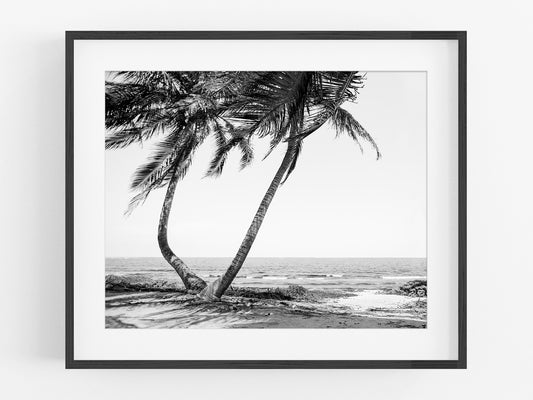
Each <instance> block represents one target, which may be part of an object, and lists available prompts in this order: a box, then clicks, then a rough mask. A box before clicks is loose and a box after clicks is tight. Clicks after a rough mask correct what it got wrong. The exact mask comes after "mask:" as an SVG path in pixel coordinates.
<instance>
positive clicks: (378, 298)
mask: <svg viewBox="0 0 533 400" xmlns="http://www.w3.org/2000/svg"><path fill="white" fill-rule="evenodd" d="M416 301H417V298H413V297H408V296H401V295H397V294H382V293H378V291H376V290H365V291H362V292H360V293H359V294H358V295H357V296H351V297H345V298H340V299H336V300H334V303H335V304H338V305H341V306H348V307H351V308H353V309H356V310H368V309H370V308H385V309H391V308H401V307H402V306H405V305H407V304H410V303H413V302H416Z"/></svg>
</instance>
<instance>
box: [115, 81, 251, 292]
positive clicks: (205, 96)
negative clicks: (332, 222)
mask: <svg viewBox="0 0 533 400" xmlns="http://www.w3.org/2000/svg"><path fill="white" fill-rule="evenodd" d="M250 76H251V75H248V74H247V73H238V72H119V73H117V74H116V77H115V82H106V129H107V130H108V132H109V134H108V135H107V137H106V141H105V146H106V149H119V148H124V147H127V146H129V145H131V144H134V143H137V144H142V143H143V142H144V141H146V140H149V139H151V138H153V137H155V136H157V135H161V136H162V138H161V139H160V140H159V141H158V142H157V145H156V149H155V151H154V153H153V154H152V155H151V156H150V157H149V160H148V162H147V163H146V164H144V165H142V166H140V167H139V168H138V169H137V170H136V171H135V173H134V175H133V178H132V182H131V189H132V190H133V191H135V192H137V194H136V195H135V196H134V197H133V198H132V200H131V202H130V204H129V207H128V210H127V214H129V213H131V212H132V211H133V209H134V208H135V207H136V206H138V205H139V204H142V203H144V201H145V200H146V198H147V197H148V195H149V194H150V192H151V191H152V190H154V189H157V188H162V187H165V186H166V187H167V191H166V195H165V199H164V202H163V206H162V209H161V215H160V218H159V227H158V235H157V239H158V244H159V248H160V250H161V253H162V255H163V257H164V258H165V260H166V261H167V262H168V263H169V264H170V265H171V266H172V267H173V268H174V269H175V270H176V272H177V273H178V275H179V276H180V278H181V279H182V281H183V284H184V285H185V287H186V288H187V289H189V290H194V291H199V290H201V289H203V288H204V287H205V286H206V282H205V281H204V280H203V279H201V278H200V277H199V276H197V275H196V274H194V272H192V270H191V269H190V268H189V267H188V266H187V265H186V264H185V262H184V261H183V260H182V259H180V258H179V257H177V256H176V254H174V252H173V251H172V249H171V248H170V246H169V243H168V238H167V231H168V219H169V215H170V210H171V207H172V201H173V199H174V194H175V191H176V186H177V183H178V181H179V180H180V179H182V178H183V177H184V176H185V175H186V173H187V170H188V168H189V166H190V164H191V162H192V159H193V156H194V153H195V151H196V149H197V148H198V147H199V146H200V145H201V144H202V143H203V142H204V141H205V139H206V138H207V136H209V135H210V134H213V135H214V136H215V138H216V144H217V147H218V148H219V149H220V148H224V149H227V150H226V152H227V151H229V150H230V149H231V148H234V147H235V146H237V145H238V146H239V148H240V149H241V152H242V158H241V165H242V166H243V167H244V166H246V165H248V164H249V163H250V161H251V160H252V157H253V152H252V149H251V146H250V142H249V140H248V139H243V138H239V137H237V138H236V137H235V136H234V135H232V132H233V129H232V126H231V124H230V123H229V122H228V121H227V120H226V119H225V118H224V116H222V115H221V114H222V111H223V110H224V109H225V108H226V107H227V104H229V102H231V101H232V99H234V98H235V97H236V95H237V94H238V93H239V92H240V88H241V86H242V85H243V84H244V83H245V82H246V81H247V79H249V78H250ZM228 143H229V144H230V145H229V147H228ZM218 164H219V166H218V168H217V172H218V173H220V172H221V171H222V168H223V162H220V161H218Z"/></svg>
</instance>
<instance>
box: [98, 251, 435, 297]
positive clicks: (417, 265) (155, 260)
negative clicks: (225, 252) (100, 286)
mask: <svg viewBox="0 0 533 400" xmlns="http://www.w3.org/2000/svg"><path fill="white" fill-rule="evenodd" d="M183 260H184V261H185V262H186V264H187V265H188V266H189V267H190V268H191V269H192V270H193V271H194V272H195V273H196V274H198V275H199V276H200V277H202V278H203V279H204V280H206V281H207V282H209V281H212V280H214V279H216V278H217V277H218V276H220V275H221V274H222V273H224V271H225V270H226V268H227V267H228V266H229V264H230V263H231V258H229V257H228V258H202V257H198V258H186V257H184V258H183ZM426 269H427V268H426V259H425V258H291V257H284V258H262V257H250V258H248V259H247V260H246V262H245V263H244V265H243V267H242V268H241V270H240V272H239V275H237V278H236V279H235V281H234V283H233V284H234V285H235V286H242V287H283V286H288V285H301V286H304V287H305V288H307V289H344V290H346V289H348V290H384V289H390V288H396V287H398V286H399V285H401V284H402V283H405V282H407V281H409V280H414V279H426ZM106 275H120V276H124V275H136V276H137V277H139V278H141V279H142V278H143V277H146V278H149V279H157V280H165V281H168V282H169V283H174V282H175V283H176V284H178V285H181V281H180V279H179V277H178V275H177V274H176V272H175V271H174V270H173V269H172V267H170V266H169V265H168V263H167V262H166V261H165V260H164V259H163V258H162V257H140V258H107V259H106Z"/></svg>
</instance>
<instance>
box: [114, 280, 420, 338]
mask: <svg viewBox="0 0 533 400" xmlns="http://www.w3.org/2000/svg"><path fill="white" fill-rule="evenodd" d="M426 307H427V301H426V298H425V297H417V296H409V295H405V294H398V291H394V290H388V291H379V290H335V289H312V290H308V289H305V288H303V287H301V286H289V287H282V288H279V287H272V288H247V287H239V288H233V289H232V290H230V291H228V292H227V295H226V296H224V297H223V298H222V301H220V302H214V303H213V302H212V303H206V302H204V301H201V300H200V299H198V298H197V296H196V295H194V294H190V293H187V292H186V291H185V290H183V289H182V288H179V287H178V286H175V285H169V284H168V283H167V282H161V281H157V280H153V281H150V282H146V280H143V281H139V282H137V283H136V282H135V280H134V279H133V280H132V279H131V278H129V279H124V278H123V277H116V276H113V275H111V276H108V277H106V314H105V315H106V328H252V329H261V328H337V329H338V328H425V327H426V320H427V312H426Z"/></svg>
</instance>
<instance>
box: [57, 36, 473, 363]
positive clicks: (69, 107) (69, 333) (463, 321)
mask: <svg viewBox="0 0 533 400" xmlns="http://www.w3.org/2000/svg"><path fill="white" fill-rule="evenodd" d="M466 36H467V35H466V31H68V32H66V57H65V61H66V64H65V70H66V81H65V89H66V105H65V114H66V119H65V134H66V135H65V142H66V165H65V168H66V191H65V193H66V198H65V202H66V220H65V221H66V226H65V231H66V268H65V279H66V291H65V310H66V331H65V361H66V363H65V365H66V368H68V369H78V368H124V369H134V368H146V369H157V368H187V369H203V368H247V369H275V368H299V369H334V368H338V369H340V368H342V369H346V368H354V369H406V368H414V369H465V368H466V358H467V338H466V336H467V317H466V314H467V307H466V304H467V303H466V280H467V275H466V268H467V266H466V251H467V243H466V241H467V240H466V230H467V226H466V211H467V210H466V183H467V181H466V179H467V176H466V162H467V160H466V158H467V157H466V146H467V141H466V108H467V106H466V66H467V63H466ZM77 40H456V41H457V44H458V82H457V84H458V96H459V98H458V121H457V123H458V135H459V137H458V218H459V220H458V310H457V311H458V331H457V335H458V358H457V360H76V359H74V142H73V140H74V72H75V71H74V42H75V41H77Z"/></svg>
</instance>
